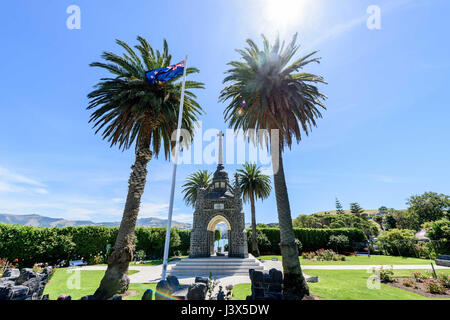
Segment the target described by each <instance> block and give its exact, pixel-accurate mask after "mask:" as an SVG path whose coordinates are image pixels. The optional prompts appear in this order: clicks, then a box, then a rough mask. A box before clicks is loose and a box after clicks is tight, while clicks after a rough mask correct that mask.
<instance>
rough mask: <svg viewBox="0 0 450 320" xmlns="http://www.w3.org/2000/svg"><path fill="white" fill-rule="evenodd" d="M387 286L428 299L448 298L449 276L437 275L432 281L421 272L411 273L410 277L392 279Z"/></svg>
mask: <svg viewBox="0 0 450 320" xmlns="http://www.w3.org/2000/svg"><path fill="white" fill-rule="evenodd" d="M388 284H389V285H391V286H393V287H396V288H400V289H404V290H407V291H411V292H415V293H418V294H420V295H422V296H425V297H429V298H449V297H450V276H449V275H446V274H438V277H437V279H434V278H433V277H431V276H430V275H427V274H424V273H422V272H413V273H412V275H411V277H407V278H404V277H403V278H393V281H392V282H390V283H388Z"/></svg>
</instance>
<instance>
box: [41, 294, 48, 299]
mask: <svg viewBox="0 0 450 320" xmlns="http://www.w3.org/2000/svg"><path fill="white" fill-rule="evenodd" d="M41 300H50V297H49V295H48V294H44V295H43V296H42V298H41Z"/></svg>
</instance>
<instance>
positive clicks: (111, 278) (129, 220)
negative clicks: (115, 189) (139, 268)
mask: <svg viewBox="0 0 450 320" xmlns="http://www.w3.org/2000/svg"><path fill="white" fill-rule="evenodd" d="M151 158H152V152H151V151H150V149H149V148H145V147H144V148H141V149H140V150H139V151H138V152H137V154H136V160H135V162H134V165H133V166H131V169H132V172H131V175H130V179H129V180H128V196H127V200H126V203H125V209H124V211H123V216H122V221H121V222H120V227H119V233H118V235H117V239H116V243H115V245H114V247H113V251H112V253H111V255H110V256H109V258H108V261H107V263H108V268H107V270H106V273H105V275H104V276H103V279H102V281H101V283H100V286H99V287H98V289H97V290H96V291H95V293H94V297H95V298H96V299H98V300H104V299H108V298H110V297H112V296H113V295H115V294H121V293H124V292H126V291H127V290H128V285H129V283H130V280H129V279H128V276H127V274H128V265H129V263H130V261H131V260H132V259H133V254H134V245H133V239H134V230H135V228H136V220H137V217H138V213H139V206H140V204H141V197H142V194H143V193H144V187H145V182H146V177H147V164H148V162H149V161H150V160H151Z"/></svg>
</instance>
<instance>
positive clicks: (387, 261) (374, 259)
mask: <svg viewBox="0 0 450 320" xmlns="http://www.w3.org/2000/svg"><path fill="white" fill-rule="evenodd" d="M272 258H278V260H279V261H281V260H282V257H281V256H261V257H259V258H258V259H260V260H272ZM300 263H301V264H302V265H305V266H309V265H368V264H369V265H370V264H375V265H391V264H400V265H401V264H430V260H428V259H419V258H409V257H394V256H381V255H371V256H370V258H369V257H367V256H347V257H345V261H311V260H307V259H303V258H300Z"/></svg>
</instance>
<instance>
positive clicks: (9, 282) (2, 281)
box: [0, 277, 16, 287]
mask: <svg viewBox="0 0 450 320" xmlns="http://www.w3.org/2000/svg"><path fill="white" fill-rule="evenodd" d="M15 282H16V278H12V277H8V278H0V286H6V287H7V286H13V285H14V284H15Z"/></svg>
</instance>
